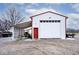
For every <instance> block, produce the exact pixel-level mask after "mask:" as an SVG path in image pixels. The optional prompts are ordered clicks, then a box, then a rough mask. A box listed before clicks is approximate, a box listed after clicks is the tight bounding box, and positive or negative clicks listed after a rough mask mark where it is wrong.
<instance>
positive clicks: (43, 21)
mask: <svg viewBox="0 0 79 59" xmlns="http://www.w3.org/2000/svg"><path fill="white" fill-rule="evenodd" d="M30 18H31V21H29V22H25V23H21V24H17V25H15V27H13V28H12V30H11V31H12V32H13V36H12V37H13V39H15V37H18V36H22V35H24V29H25V28H28V27H31V29H30V30H31V34H32V39H35V40H37V39H40V38H61V39H65V38H66V19H67V18H68V17H66V16H64V15H61V14H58V13H55V12H52V11H47V12H44V13H40V14H37V15H34V16H31V17H30Z"/></svg>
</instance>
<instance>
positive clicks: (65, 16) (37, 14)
mask: <svg viewBox="0 0 79 59" xmlns="http://www.w3.org/2000/svg"><path fill="white" fill-rule="evenodd" d="M45 13H53V14H56V15H59V16H62V17H65V18H68V17H67V16H64V15H61V14H59V13H55V12H52V11H46V12H43V13H40V14H36V15H33V16H31V17H30V18H32V17H35V16H39V15H42V14H45Z"/></svg>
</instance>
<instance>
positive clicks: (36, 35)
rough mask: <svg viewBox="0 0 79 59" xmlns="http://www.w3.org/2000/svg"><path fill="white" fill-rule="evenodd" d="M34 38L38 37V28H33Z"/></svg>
mask: <svg viewBox="0 0 79 59" xmlns="http://www.w3.org/2000/svg"><path fill="white" fill-rule="evenodd" d="M34 38H35V39H38V28H34Z"/></svg>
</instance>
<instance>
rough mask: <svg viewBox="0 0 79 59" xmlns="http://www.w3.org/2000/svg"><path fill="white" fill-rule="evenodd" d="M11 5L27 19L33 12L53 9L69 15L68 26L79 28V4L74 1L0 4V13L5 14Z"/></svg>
mask: <svg viewBox="0 0 79 59" xmlns="http://www.w3.org/2000/svg"><path fill="white" fill-rule="evenodd" d="M9 7H16V8H17V9H18V10H19V11H20V12H21V13H22V14H23V15H24V16H26V19H25V20H24V22H25V21H28V20H29V17H30V16H31V15H33V14H37V13H40V12H45V11H48V10H50V11H53V12H57V13H60V14H62V15H65V16H68V17H69V19H68V20H67V27H68V28H74V29H79V4H75V3H74V4H72V3H69V4H68V3H57V4H55V3H54V4H53V3H52V4H50V3H44V4H43V3H41V4H40V3H26V4H24V3H18V4H0V15H1V14H3V13H4V12H5V11H6V10H7V9H8V8H9Z"/></svg>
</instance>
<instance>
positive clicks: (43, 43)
mask: <svg viewBox="0 0 79 59" xmlns="http://www.w3.org/2000/svg"><path fill="white" fill-rule="evenodd" d="M0 54H1V55H78V54H79V40H60V39H42V40H39V41H19V42H17V41H16V42H7V43H3V44H0Z"/></svg>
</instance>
